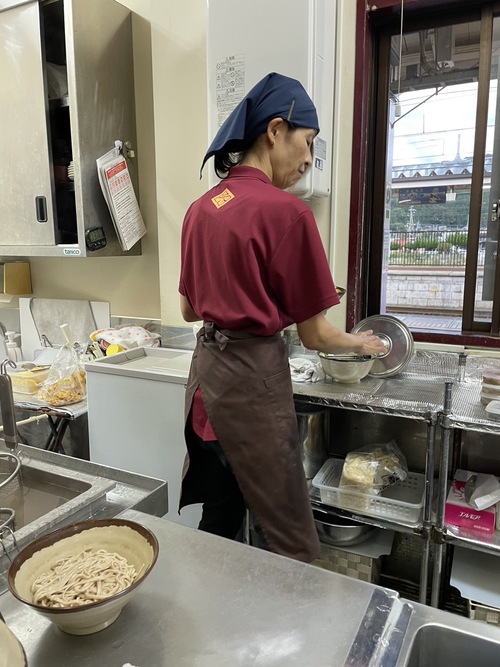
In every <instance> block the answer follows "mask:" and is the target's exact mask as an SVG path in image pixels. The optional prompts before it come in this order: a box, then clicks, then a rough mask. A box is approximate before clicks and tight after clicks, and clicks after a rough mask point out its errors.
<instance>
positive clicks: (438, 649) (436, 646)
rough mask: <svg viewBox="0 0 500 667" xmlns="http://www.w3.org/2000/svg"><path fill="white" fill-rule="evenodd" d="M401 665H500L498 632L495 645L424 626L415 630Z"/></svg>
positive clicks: (451, 630)
mask: <svg viewBox="0 0 500 667" xmlns="http://www.w3.org/2000/svg"><path fill="white" fill-rule="evenodd" d="M478 632H480V627H478ZM403 664H404V667H442V666H443V665H450V667H451V666H453V667H493V666H494V665H500V633H499V641H498V642H497V641H493V640H492V639H489V638H487V637H484V636H483V637H481V636H479V635H476V634H473V633H469V632H464V631H462V630H455V629H454V628H451V627H448V626H444V625H439V624H430V625H424V626H422V627H421V628H419V629H418V630H417V631H416V633H415V635H414V638H413V641H412V643H411V646H410V649H409V652H408V656H407V659H406V661H405V662H404V663H403Z"/></svg>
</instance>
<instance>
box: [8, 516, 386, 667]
mask: <svg viewBox="0 0 500 667" xmlns="http://www.w3.org/2000/svg"><path fill="white" fill-rule="evenodd" d="M121 516H122V517H126V518H128V519H131V520H135V521H138V522H140V523H142V524H144V525H146V526H148V527H149V528H151V529H152V530H153V531H154V532H155V534H156V536H157V537H158V540H159V542H160V555H159V559H158V562H157V564H156V566H155V568H154V570H153V572H152V573H151V575H150V576H149V578H148V579H147V580H146V582H145V583H144V585H143V587H141V589H140V591H139V592H138V594H137V595H136V597H135V598H134V599H133V600H132V601H131V602H130V603H129V604H128V605H127V606H126V607H125V609H124V610H123V612H122V614H121V616H120V617H119V618H118V620H117V621H116V622H115V623H114V624H113V625H111V626H110V627H109V628H107V629H106V630H103V631H102V632H99V633H97V634H94V635H89V636H86V637H77V636H70V635H65V634H64V633H63V632H61V631H60V630H58V629H57V628H56V627H55V626H53V625H52V624H50V623H49V622H48V621H47V620H45V619H42V618H41V617H39V616H38V615H37V614H36V613H35V612H33V611H31V610H29V609H27V608H26V607H25V606H23V605H21V604H20V603H19V602H17V600H15V598H14V597H13V596H12V595H11V594H10V593H9V592H8V593H5V594H4V595H2V596H0V611H1V613H2V614H3V616H4V618H5V621H6V623H7V625H8V626H9V627H10V629H11V630H12V631H13V632H14V633H15V634H16V636H17V637H18V638H19V640H20V641H21V643H22V644H23V646H24V648H25V651H26V653H27V656H28V662H29V667H53V666H54V665H58V666H59V665H71V667H87V666H90V665H92V667H101V666H102V667H104V666H106V667H122V665H124V664H126V663H127V662H128V663H131V664H132V665H134V666H136V667H162V666H163V665H168V666H169V667H236V666H239V665H241V666H248V667H250V666H252V667H256V666H257V665H262V666H266V667H267V666H269V667H271V666H272V667H293V666H300V667H332V666H335V665H343V664H344V662H345V660H346V658H347V656H348V654H349V651H350V648H351V644H352V643H353V640H354V638H355V636H356V633H357V630H358V627H359V624H360V622H361V619H362V618H363V616H364V614H365V611H366V609H367V606H368V605H369V603H370V600H371V597H372V594H373V592H374V590H375V589H376V587H374V586H372V585H371V584H367V583H364V582H360V581H357V580H354V579H349V578H348V577H345V576H342V575H337V574H334V573H332V572H328V571H326V570H322V569H320V568H318V567H314V566H312V565H305V564H302V563H299V562H297V561H293V560H290V559H287V558H283V557H281V556H276V555H275V554H271V553H268V552H264V551H260V550H258V549H255V548H253V547H249V546H245V545H243V544H239V543H236V542H232V541H230V540H225V539H222V538H218V537H214V536H213V535H209V534H207V533H202V532H200V531H197V530H194V529H191V528H187V527H185V526H181V525H178V524H174V523H171V522H168V521H166V520H164V519H158V518H156V517H153V516H149V515H147V514H143V513H140V512H136V511H132V510H128V511H126V512H123V513H122V515H121ZM378 590H379V591H382V592H383V594H384V595H386V597H387V600H388V601H389V602H390V601H391V599H392V597H393V594H392V593H391V592H388V593H387V594H386V593H385V589H378ZM363 664H364V663H363Z"/></svg>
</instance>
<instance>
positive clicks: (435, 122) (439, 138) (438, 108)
mask: <svg viewBox="0 0 500 667" xmlns="http://www.w3.org/2000/svg"><path fill="white" fill-rule="evenodd" d="M434 92H435V89H427V90H423V91H412V92H406V93H401V96H400V105H401V117H400V118H397V119H395V120H396V122H395V124H394V154H393V166H400V165H408V164H417V163H421V162H424V163H425V162H440V161H442V160H453V159H454V158H455V157H456V155H457V153H459V155H460V157H462V158H464V157H470V156H472V155H473V151H474V128H475V122H476V100H477V83H464V84H460V85H456V86H449V87H447V88H444V90H442V91H441V92H439V93H438V94H437V95H433V93H434ZM431 95H433V96H432V97H430V99H428V100H427V101H426V102H424V103H423V104H421V102H423V101H424V100H425V99H426V98H429V96H431ZM496 97H497V83H496V81H492V82H491V86H490V101H489V109H488V133H487V138H486V152H489V153H491V152H492V151H493V131H494V123H495V111H496ZM419 104H420V106H418V105H419ZM408 112H409V113H408ZM405 114H407V115H405Z"/></svg>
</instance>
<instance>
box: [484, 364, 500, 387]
mask: <svg viewBox="0 0 500 667" xmlns="http://www.w3.org/2000/svg"><path fill="white" fill-rule="evenodd" d="M483 382H484V383H486V384H490V385H491V384H495V385H497V386H500V368H487V369H485V370H484V371H483Z"/></svg>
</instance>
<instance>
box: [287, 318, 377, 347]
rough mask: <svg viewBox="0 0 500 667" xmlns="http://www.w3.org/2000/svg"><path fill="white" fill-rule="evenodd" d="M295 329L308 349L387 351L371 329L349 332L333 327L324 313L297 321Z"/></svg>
mask: <svg viewBox="0 0 500 667" xmlns="http://www.w3.org/2000/svg"><path fill="white" fill-rule="evenodd" d="M297 331H298V334H299V337H300V340H301V341H302V345H304V347H306V348H308V349H309V350H317V351H318V352H327V353H328V354H342V353H344V352H346V353H347V352H355V353H356V354H382V353H385V352H387V350H386V348H385V346H384V345H383V343H382V341H381V340H380V338H378V337H377V336H374V335H373V331H371V330H369V331H362V332H360V333H357V334H350V333H347V332H346V331H343V330H342V329H339V328H337V327H334V326H333V325H332V324H330V323H329V322H328V320H327V319H326V317H325V314H324V313H319V314H318V315H315V316H314V317H311V318H309V319H308V320H305V321H304V322H299V323H297Z"/></svg>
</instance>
